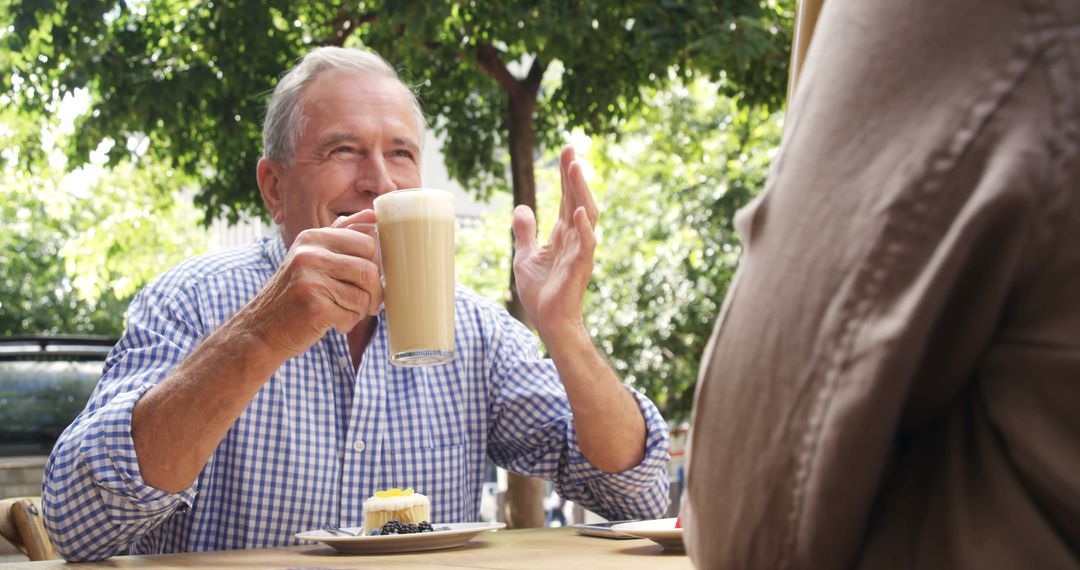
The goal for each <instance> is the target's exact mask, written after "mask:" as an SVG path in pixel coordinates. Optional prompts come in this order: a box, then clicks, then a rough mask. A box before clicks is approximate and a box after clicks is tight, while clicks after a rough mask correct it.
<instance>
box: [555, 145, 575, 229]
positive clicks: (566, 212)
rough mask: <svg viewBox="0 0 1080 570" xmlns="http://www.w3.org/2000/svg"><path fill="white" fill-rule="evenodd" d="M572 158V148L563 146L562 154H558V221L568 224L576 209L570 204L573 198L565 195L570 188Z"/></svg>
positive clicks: (573, 154)
mask: <svg viewBox="0 0 1080 570" xmlns="http://www.w3.org/2000/svg"><path fill="white" fill-rule="evenodd" d="M574 157H575V152H574V147H572V146H570V145H565V146H563V149H562V152H561V153H560V154H559V184H560V188H561V190H562V194H561V197H560V199H559V219H561V220H563V221H565V222H566V223H570V220H571V217H572V216H573V215H574V210H575V209H576V205H575V204H573V203H572V202H573V196H569V195H567V192H568V189H569V188H570V166H571V165H572V164H573V163H574Z"/></svg>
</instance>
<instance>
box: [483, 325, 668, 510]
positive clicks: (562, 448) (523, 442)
mask: <svg viewBox="0 0 1080 570" xmlns="http://www.w3.org/2000/svg"><path fill="white" fill-rule="evenodd" d="M493 344H494V346H495V349H494V356H493V361H492V370H493V377H494V388H493V393H494V397H493V404H492V405H493V408H494V409H493V412H494V413H493V414H492V426H491V430H490V432H489V433H490V435H489V446H490V447H489V452H490V455H491V458H492V460H493V461H494V462H495V463H496V464H498V465H501V466H503V467H505V468H506V469H508V470H510V471H513V472H515V473H520V474H522V475H526V476H529V477H539V478H544V479H550V480H552V481H553V482H554V484H555V488H556V490H557V492H558V493H559V495H560V496H562V497H564V498H566V499H568V500H570V501H574V502H575V503H578V504H580V505H581V506H583V507H585V508H587V509H589V510H591V511H593V512H595V513H597V514H599V515H600V516H603V517H605V518H608V519H625V518H656V517H659V516H662V515H663V514H664V512H665V511H666V510H667V507H668V504H669V503H670V499H669V496H668V486H669V482H668V475H667V465H668V460H669V435H668V426H667V422H666V421H665V420H664V418H663V416H661V414H660V411H659V410H658V409H657V408H656V406H655V405H654V404H653V403H652V402H651V401H650V400H649V399H648V398H647V397H645V396H644V395H642V394H640V393H638V392H637V391H635V390H633V389H632V388H630V387H626V390H627V391H629V392H630V394H632V395H633V397H634V399H635V401H636V402H637V404H638V406H639V408H640V409H641V415H642V417H643V419H644V420H645V426H646V430H647V432H646V436H645V453H644V458H643V459H642V461H641V462H640V463H639V464H638V465H636V466H634V467H632V468H630V469H627V470H625V471H622V472H619V473H606V472H604V471H601V470H600V469H597V468H596V467H594V466H593V465H592V464H591V463H590V462H589V460H588V459H587V458H586V457H585V455H584V454H583V453H582V451H581V446H580V445H579V444H578V439H577V432H576V431H575V430H574V422H573V416H572V413H571V410H570V404H569V402H568V401H567V397H566V392H565V390H564V388H563V386H562V382H561V380H560V379H559V376H558V372H557V370H556V368H555V365H554V363H553V362H551V360H548V359H542V358H540V355H539V352H538V351H537V349H536V340H535V337H533V336H532V334H531V333H530V332H529V331H528V329H526V328H525V327H524V326H522V325H521V324H520V323H518V322H517V321H515V320H513V318H512V317H510V316H509V315H505V317H504V318H502V319H501V322H500V323H499V325H498V331H497V334H496V336H495V342H494V343H493Z"/></svg>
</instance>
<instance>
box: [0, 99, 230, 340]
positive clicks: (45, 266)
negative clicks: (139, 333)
mask: <svg viewBox="0 0 1080 570" xmlns="http://www.w3.org/2000/svg"><path fill="white" fill-rule="evenodd" d="M27 123H28V121H27V119H26V118H25V117H20V116H17V115H13V114H7V115H3V116H0V147H3V148H5V149H7V150H11V149H17V148H18V144H17V143H15V142H13V141H14V140H15V139H17V138H19V137H20V136H21V133H24V132H26V131H27V130H32V129H31V128H29V127H28V126H27ZM54 127H56V126H55V125H46V127H45V128H44V129H42V128H41V127H40V126H38V130H41V131H45V133H46V134H45V135H41V136H43V138H49V139H52V138H54V137H55V138H56V139H57V140H59V141H60V142H61V143H62V141H63V139H64V138H65V133H63V132H60V129H59V128H54ZM5 134H6V135H8V136H3V135H5ZM11 154H12V153H8V156H10V155H11ZM17 163H18V160H17V159H13V160H8V161H6V164H5V165H3V166H2V167H0V187H2V188H3V193H2V194H0V218H2V219H3V220H4V221H5V222H4V224H2V225H0V267H3V273H2V275H0V335H20V334H39V333H67V334H99V335H106V336H119V334H120V332H121V331H122V330H123V311H124V308H125V307H126V306H127V303H128V301H129V300H130V298H131V296H132V295H133V294H134V293H135V291H136V290H137V289H138V288H139V287H141V286H142V285H143V284H145V283H146V282H147V281H149V279H151V278H152V277H153V276H155V275H156V274H158V273H160V272H161V271H162V270H164V269H165V268H166V267H168V266H170V265H172V264H174V263H176V262H178V261H179V260H181V259H184V258H186V257H189V256H191V255H194V254H196V253H199V252H202V251H205V250H206V249H207V247H208V245H209V235H208V234H207V232H206V231H205V230H202V229H201V228H200V225H199V222H200V221H201V213H200V212H198V211H197V210H196V209H195V208H194V206H193V205H192V204H191V203H189V202H187V201H184V200H182V199H180V200H178V199H177V198H178V196H181V195H182V193H181V188H182V186H183V184H184V180H183V178H182V177H180V176H178V175H176V174H175V173H174V172H172V171H170V170H169V169H167V168H166V167H164V166H161V165H156V164H153V163H152V162H149V161H146V160H144V161H140V162H139V163H138V164H135V163H133V162H132V161H131V160H128V161H125V162H123V163H120V164H119V165H118V166H116V167H115V168H114V169H113V170H112V171H109V172H104V171H102V170H101V168H100V165H93V164H92V165H90V166H89V167H87V168H84V169H82V170H78V171H75V172H73V173H71V174H68V175H66V176H65V175H64V174H63V159H62V157H57V156H56V154H55V149H53V153H52V154H51V156H49V155H48V154H47V153H46V152H45V151H44V149H42V155H41V160H36V161H33V162H31V166H30V167H29V168H20V167H18V166H17Z"/></svg>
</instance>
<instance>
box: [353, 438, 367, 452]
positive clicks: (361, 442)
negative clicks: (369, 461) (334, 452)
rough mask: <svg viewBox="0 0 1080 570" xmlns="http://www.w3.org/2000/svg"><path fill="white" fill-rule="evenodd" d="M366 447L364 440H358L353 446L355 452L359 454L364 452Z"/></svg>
mask: <svg viewBox="0 0 1080 570" xmlns="http://www.w3.org/2000/svg"><path fill="white" fill-rule="evenodd" d="M364 447H366V446H365V445H364V440H362V439H358V440H356V441H354V442H353V444H352V448H353V450H354V451H357V452H359V451H363V450H364Z"/></svg>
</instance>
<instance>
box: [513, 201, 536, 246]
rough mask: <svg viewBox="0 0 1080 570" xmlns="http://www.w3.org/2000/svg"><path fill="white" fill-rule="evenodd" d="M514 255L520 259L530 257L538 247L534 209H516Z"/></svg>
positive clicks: (522, 207)
mask: <svg viewBox="0 0 1080 570" xmlns="http://www.w3.org/2000/svg"><path fill="white" fill-rule="evenodd" d="M513 228H514V255H515V256H518V257H519V258H523V257H526V256H528V254H529V252H531V251H532V250H533V248H535V247H536V216H535V215H534V214H533V211H532V208H529V207H528V206H518V207H517V208H514V226H513Z"/></svg>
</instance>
